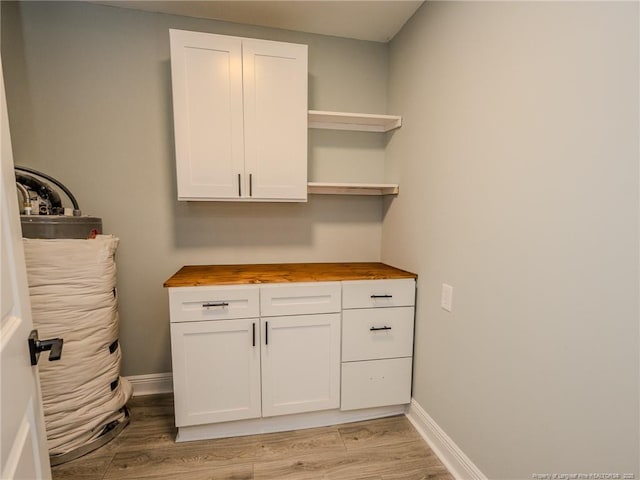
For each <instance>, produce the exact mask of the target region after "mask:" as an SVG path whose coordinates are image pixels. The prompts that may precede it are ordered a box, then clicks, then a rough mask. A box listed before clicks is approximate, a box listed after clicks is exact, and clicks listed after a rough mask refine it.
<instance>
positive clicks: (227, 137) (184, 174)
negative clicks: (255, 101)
mask: <svg viewBox="0 0 640 480" xmlns="http://www.w3.org/2000/svg"><path fill="white" fill-rule="evenodd" d="M170 38H171V77H172V82H173V111H174V127H175V142H176V172H177V181H178V199H181V200H198V199H206V198H213V197H224V198H228V197H236V198H237V197H238V196H239V195H240V194H241V192H240V185H239V182H240V180H239V179H240V175H241V174H242V173H243V172H244V140H243V132H242V130H243V129H242V122H243V120H242V43H241V41H240V40H239V39H237V38H234V37H226V36H223V35H211V34H207V33H198V32H186V31H181V30H170Z"/></svg>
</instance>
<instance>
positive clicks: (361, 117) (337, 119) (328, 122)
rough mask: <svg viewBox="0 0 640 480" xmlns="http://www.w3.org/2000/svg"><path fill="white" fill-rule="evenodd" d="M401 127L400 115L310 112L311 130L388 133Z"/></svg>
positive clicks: (309, 123)
mask: <svg viewBox="0 0 640 480" xmlns="http://www.w3.org/2000/svg"><path fill="white" fill-rule="evenodd" d="M401 125H402V117H400V116H398V115H374V114H369V113H344V112H325V111H320V110H309V119H308V126H309V128H324V129H329V130H354V131H360V132H388V131H390V130H394V129H396V128H400V126H401Z"/></svg>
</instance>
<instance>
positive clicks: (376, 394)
mask: <svg viewBox="0 0 640 480" xmlns="http://www.w3.org/2000/svg"><path fill="white" fill-rule="evenodd" d="M410 401H411V358H410V357H409V358H392V359H389V360H370V361H367V362H349V363H343V364H342V396H341V403H340V410H355V409H358V408H371V407H382V406H386V405H402V404H405V403H409V402H410Z"/></svg>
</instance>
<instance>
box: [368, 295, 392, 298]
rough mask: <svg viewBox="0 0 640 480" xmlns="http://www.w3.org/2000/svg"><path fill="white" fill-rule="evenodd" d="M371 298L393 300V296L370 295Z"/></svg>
mask: <svg viewBox="0 0 640 480" xmlns="http://www.w3.org/2000/svg"><path fill="white" fill-rule="evenodd" d="M371 298H393V295H371Z"/></svg>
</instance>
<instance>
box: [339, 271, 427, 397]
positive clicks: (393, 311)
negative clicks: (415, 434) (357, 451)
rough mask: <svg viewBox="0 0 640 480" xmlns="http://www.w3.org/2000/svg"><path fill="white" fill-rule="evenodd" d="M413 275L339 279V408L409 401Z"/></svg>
mask: <svg viewBox="0 0 640 480" xmlns="http://www.w3.org/2000/svg"><path fill="white" fill-rule="evenodd" d="M414 306H415V280H413V279H400V280H362V281H360V280H358V281H344V282H342V389H341V390H342V394H341V397H342V398H341V407H340V408H341V410H355V409H359V408H369V407H379V406H383V405H398V404H404V403H409V402H410V401H411V366H412V355H413V325H414Z"/></svg>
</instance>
